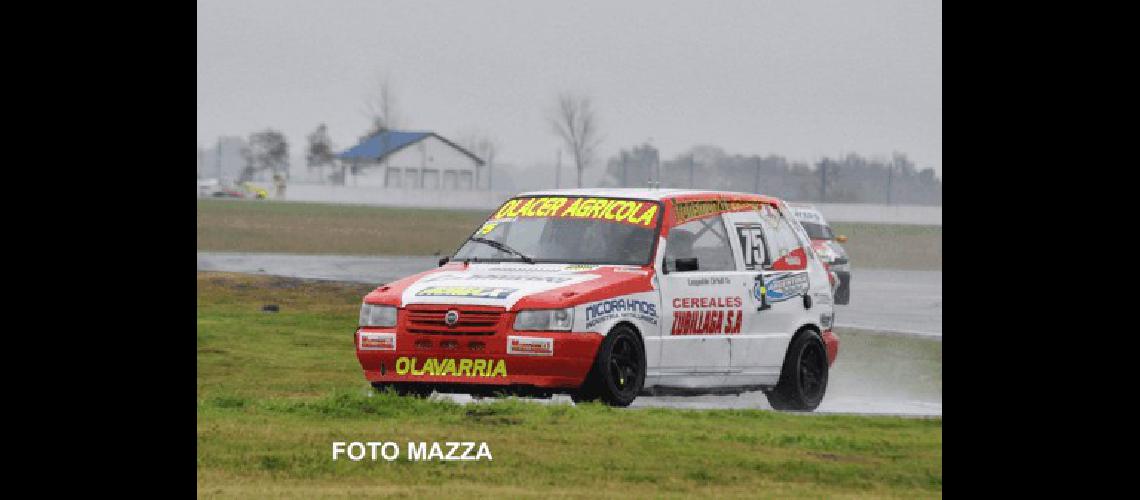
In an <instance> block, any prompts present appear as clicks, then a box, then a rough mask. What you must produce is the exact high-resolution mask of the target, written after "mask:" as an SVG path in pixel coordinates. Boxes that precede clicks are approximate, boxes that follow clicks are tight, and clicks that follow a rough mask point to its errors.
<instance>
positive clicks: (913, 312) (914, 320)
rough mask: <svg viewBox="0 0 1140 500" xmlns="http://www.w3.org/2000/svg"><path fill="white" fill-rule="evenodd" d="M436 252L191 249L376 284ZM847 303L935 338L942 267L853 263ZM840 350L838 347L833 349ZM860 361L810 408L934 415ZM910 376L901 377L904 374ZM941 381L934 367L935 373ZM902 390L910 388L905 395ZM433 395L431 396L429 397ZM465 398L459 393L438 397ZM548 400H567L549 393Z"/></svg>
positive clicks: (870, 326) (279, 270)
mask: <svg viewBox="0 0 1140 500" xmlns="http://www.w3.org/2000/svg"><path fill="white" fill-rule="evenodd" d="M438 260H439V257H431V256H428V257H401V256H392V257H363V256H338V255H286V254H247V253H217V252H198V270H199V271H228V272H239V273H250V274H266V275H275V276H291V277H297V278H311V279H327V280H336V281H355V282H363V283H374V284H377V285H378V284H380V283H384V282H387V281H391V280H394V279H397V278H400V277H403V276H407V275H409V274H414V273H417V272H420V271H424V270H427V269H430V268H432V267H435V266H436V264H437V261H438ZM851 287H852V288H851V303H850V304H849V305H846V306H837V311H836V323H837V329H836V330H837V332H838V333H839V335H840V338H841V339H842V335H843V329H844V328H858V329H861V330H874V331H879V332H885V333H893V334H897V335H903V336H916V337H925V338H928V339H930V340H932V341H939V342H940V341H941V340H942V272H941V271H896V270H885V269H858V268H856V269H855V270H853V271H852V284H851ZM841 353H842V349H841ZM867 361H868V360H849V359H845V358H844V357H843V356H842V354H841V355H840V356H839V358H838V359H837V360H836V362H835V365H834V366H833V367H832V370H831V374H830V379H831V381H830V383H829V387H828V393H827V396H826V397H825V398H824V401H823V404H821V405H820V407H819V408H818V409H817V410H816V413H856V414H892V415H907V416H941V415H942V396H941V391H940V390H939V391H921V393H917V394H915V393H913V392H914V391H913V390H909V389H908V390H901V389H898V388H891V387H882V386H868V385H866V384H860V382H859V381H860V377H859V374H858V373H856V372H857V371H858V370H859V369H860V368H859V367H860V365H861V364H865V363H866V362H867ZM909 376H910V374H907V375H904V377H909ZM927 376H936V377H937V378H938V379H939V380H941V371H940V370H939V372H938V373H937V374H936V375H927ZM908 393H910V394H908ZM437 397H439V396H437ZM442 397H447V398H451V399H455V400H457V401H471V398H470V397H469V396H466V395H443V396H442ZM552 401H554V402H560V401H569V398H568V397H566V396H555V397H554V399H553V400H552ZM633 407H673V408H762V409H768V408H771V407H770V406H769V405H768V401H767V399H766V398H765V397H764V395H763V394H762V393H759V392H753V393H746V394H743V395H740V396H690V397H640V398H638V399H637V400H636V401H635V402H634V404H633Z"/></svg>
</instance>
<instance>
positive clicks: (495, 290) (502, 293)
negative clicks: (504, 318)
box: [416, 286, 519, 299]
mask: <svg viewBox="0 0 1140 500" xmlns="http://www.w3.org/2000/svg"><path fill="white" fill-rule="evenodd" d="M517 291H519V289H518V288H503V287H489V286H429V287H427V288H424V289H423V290H420V291H418V292H416V296H417V297H475V298H480V299H505V298H507V297H508V296H510V294H512V293H515V292H517Z"/></svg>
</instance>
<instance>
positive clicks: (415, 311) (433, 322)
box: [403, 305, 506, 335]
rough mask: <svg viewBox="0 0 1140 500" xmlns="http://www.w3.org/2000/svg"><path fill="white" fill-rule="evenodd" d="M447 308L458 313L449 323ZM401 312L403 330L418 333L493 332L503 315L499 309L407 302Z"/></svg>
mask: <svg viewBox="0 0 1140 500" xmlns="http://www.w3.org/2000/svg"><path fill="white" fill-rule="evenodd" d="M448 311H457V312H459V320H458V321H456V322H455V324H454V325H451V326H449V325H448V324H447V321H446V317H447V312H448ZM405 312H406V314H404V321H403V326H404V331H406V332H408V333H414V334H418V335H494V334H495V332H496V331H499V330H501V328H500V327H501V326H502V325H500V323H501V322H502V321H503V318H504V317H505V316H506V314H504V311H503V309H502V308H497V307H475V306H446V305H410V306H408V307H407V308H406V311H405Z"/></svg>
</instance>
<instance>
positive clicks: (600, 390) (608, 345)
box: [570, 325, 645, 406]
mask: <svg viewBox="0 0 1140 500" xmlns="http://www.w3.org/2000/svg"><path fill="white" fill-rule="evenodd" d="M644 384H645V345H644V344H643V343H642V341H641V337H638V336H637V333H636V332H635V331H634V330H633V328H632V327H630V326H628V325H618V326H617V327H615V328H614V329H613V330H610V333H609V334H608V335H606V338H605V340H603V341H602V345H601V346H600V347H598V355H597V356H596V357H595V358H594V366H593V367H592V368H591V369H590V373H589V375H587V376H586V381H585V382H583V383H582V387H581V388H579V389H578V391H577V392H575V393H573V394H571V395H570V398H571V399H573V400H574V402H575V403H581V402H586V401H595V400H601V401H603V402H605V403H606V404H608V405H610V406H629V404H630V403H632V402H633V400H634V399H635V398H636V397H637V393H638V392H641V387H642V386H643V385H644Z"/></svg>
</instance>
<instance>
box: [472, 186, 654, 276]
mask: <svg viewBox="0 0 1140 500" xmlns="http://www.w3.org/2000/svg"><path fill="white" fill-rule="evenodd" d="M659 219H660V208H659V206H658V204H657V202H654V201H646V200H623V199H616V198H585V197H536V198H516V199H513V200H510V201H508V202H507V203H505V204H504V205H503V206H502V207H500V208H499V210H498V211H496V212H495V214H494V215H492V216H491V218H490V219H488V220H487V221H486V222H484V223H483V225H482V226H481V227H480V228H479V229H478V230H476V231H475V234H473V235H471V238H472V239H469V240H468V241H467V242H465V243H464V244H463V246H462V247H460V248H459V250H458V251H457V252H456V253H455V256H454V258H453V260H461V261H462V260H466V261H474V262H487V261H520V260H525V259H523V258H522V257H521V256H520V255H519V254H522V255H526V256H527V257H529V258H530V259H533V261H534V262H558V263H571V264H618V265H636V266H641V265H646V264H648V263H649V260H650V257H651V253H652V251H653V242H654V240H656V235H657V225H658V222H659ZM479 239H482V240H490V241H494V242H497V243H500V244H501V245H489V244H486V242H485V241H484V242H481V241H479ZM504 247H505V248H504ZM507 249H510V250H515V252H512V251H508V250H507Z"/></svg>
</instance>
